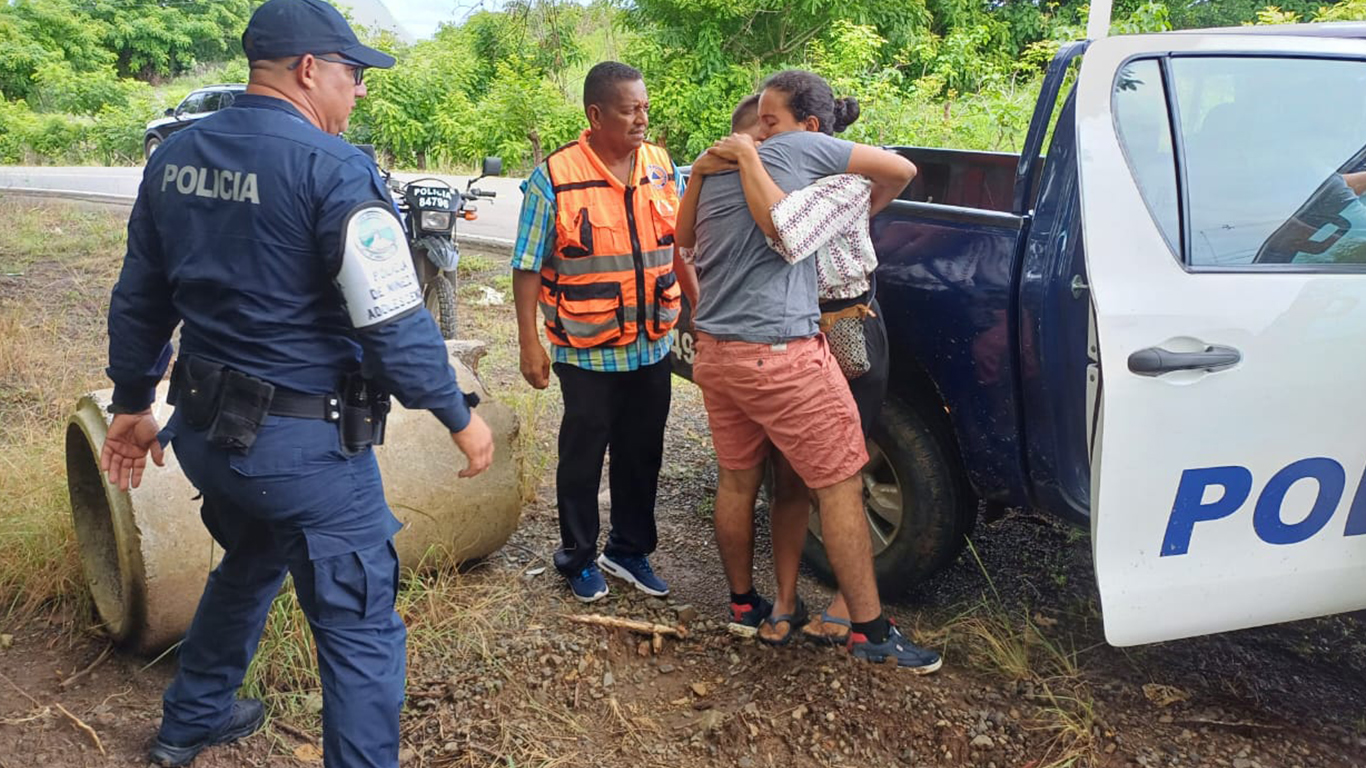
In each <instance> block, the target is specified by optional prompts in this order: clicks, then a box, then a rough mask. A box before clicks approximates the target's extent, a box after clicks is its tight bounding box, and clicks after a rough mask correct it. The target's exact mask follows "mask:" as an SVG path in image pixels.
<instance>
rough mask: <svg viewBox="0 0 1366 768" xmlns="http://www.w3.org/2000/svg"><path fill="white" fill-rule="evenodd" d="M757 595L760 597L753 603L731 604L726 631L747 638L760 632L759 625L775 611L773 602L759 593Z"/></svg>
mask: <svg viewBox="0 0 1366 768" xmlns="http://www.w3.org/2000/svg"><path fill="white" fill-rule="evenodd" d="M755 597H756V598H758V599H757V600H755V601H754V603H753V604H752V605H746V604H744V603H731V604H730V624H727V625H726V631H728V632H730V633H731V634H732V635H735V636H736V637H743V638H746V639H750V638H753V637H754V636H756V635H758V634H759V625H760V624H762V623H763V621H764V619H766V618H768V615H769V614H770V613H772V612H773V603H770V602H769V601H768V600H765V599H764V598H763V597H759V596H758V595H755Z"/></svg>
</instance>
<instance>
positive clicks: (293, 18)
mask: <svg viewBox="0 0 1366 768" xmlns="http://www.w3.org/2000/svg"><path fill="white" fill-rule="evenodd" d="M242 50H243V51H245V52H246V54H247V60H248V61H257V60H260V59H283V58H287V57H289V56H302V55H303V54H305V53H312V54H320V53H339V54H341V55H342V56H343V57H345V58H346V59H348V60H349V62H351V63H354V64H355V65H356V66H360V67H377V68H380V69H387V68H389V67H392V66H394V57H393V56H390V55H389V54H387V53H384V52H382V51H377V50H375V49H374V48H371V47H369V46H366V45H361V42H360V40H359V39H357V38H356V33H355V32H352V31H351V26H350V25H349V24H347V23H346V19H345V18H343V17H342V15H341V12H340V11H338V10H337V9H336V8H333V7H332V6H331V5H329V4H328V3H326V2H324V0H267V2H266V3H264V4H263V5H261V7H260V8H257V9H256V12H255V13H253V14H252V15H251V21H249V22H247V30H246V31H245V32H243V33H242Z"/></svg>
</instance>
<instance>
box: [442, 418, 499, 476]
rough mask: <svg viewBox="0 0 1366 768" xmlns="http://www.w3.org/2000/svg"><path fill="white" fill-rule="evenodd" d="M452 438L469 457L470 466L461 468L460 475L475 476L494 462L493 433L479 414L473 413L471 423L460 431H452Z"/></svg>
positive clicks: (457, 446) (466, 456) (456, 445)
mask: <svg viewBox="0 0 1366 768" xmlns="http://www.w3.org/2000/svg"><path fill="white" fill-rule="evenodd" d="M451 439H452V440H454V441H455V447H456V448H459V449H460V452H461V453H463V454H465V458H467V459H469V466H467V467H465V468H464V469H462V470H460V477H474V476H475V475H477V474H479V473H480V472H483V471H484V470H486V469H488V468H489V465H490V464H492V463H493V433H492V432H490V431H489V425H487V424H485V423H484V420H483V419H481V418H479V414H477V413H471V414H470V423H469V424H466V425H465V428H464V429H462V430H460V431H459V432H452V433H451Z"/></svg>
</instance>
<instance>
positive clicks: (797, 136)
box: [677, 76, 942, 674]
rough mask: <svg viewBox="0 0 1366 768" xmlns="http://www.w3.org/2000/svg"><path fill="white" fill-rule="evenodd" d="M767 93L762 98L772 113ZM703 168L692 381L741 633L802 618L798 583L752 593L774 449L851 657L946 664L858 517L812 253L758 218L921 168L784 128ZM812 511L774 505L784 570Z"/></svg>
mask: <svg viewBox="0 0 1366 768" xmlns="http://www.w3.org/2000/svg"><path fill="white" fill-rule="evenodd" d="M813 77H814V76H813ZM767 97H768V93H767V91H766V92H765V94H764V96H762V97H761V100H760V101H761V113H762V101H763V99H764V98H767ZM770 122H773V123H775V125H776V123H777V120H773V121H770ZM808 122H812V123H814V121H810V120H809V121H808ZM771 127H772V126H771ZM725 161H732V162H736V163H738V165H739V168H740V169H741V170H740V172H739V173H734V172H725V165H726V162H725ZM693 170H694V182H693V183H692V184H690V185H688V191H687V193H686V194H685V195H684V198H683V202H682V205H681V206H680V209H679V215H678V228H677V238H678V239H677V243H678V245H679V246H680V247H693V246H694V245H695V247H696V253H695V266H696V270H697V275H698V285H699V292H700V296H699V298H698V306H697V307H696V311H695V314H694V323H695V326H696V330H697V346H696V357H695V359H694V363H693V379H694V381H695V382H696V383H697V385H698V387H699V388H700V389H701V390H702V396H703V400H704V402H705V404H706V408H707V420H708V422H709V423H710V425H711V432H712V444H713V445H714V446H715V448H716V457H717V463H718V464H719V465H720V470H721V471H720V482H719V483H718V488H717V494H716V508H715V517H714V519H715V524H716V543H717V547H718V548H719V549H720V551H721V561H722V565H723V566H724V568H725V572H726V580H727V582H728V583H729V586H730V590H731V612H732V621H731V624H730V628H731V631H733V632H736V633H737V634H738V633H739V629H737V628H744V629H747V630H748V632H747V633H746V634H754V633H755V631H756V630H757V624H758V623H759V622H758V621H755V620H756V619H760V618H762V620H763V622H764V623H766V624H768V625H769V627H770V628H771V629H772V630H774V632H773V633H772V634H773V635H775V637H769V636H764V635H760V637H761V639H763V640H764V641H765V642H769V643H773V644H779V645H781V644H784V643H786V642H787V641H788V640H789V639H790V638H791V637H792V634H793V631H794V630H796V629H797V628H799V627H801V626H802V624H804V623H805V622H806V621H807V612H806V608H805V606H804V605H803V604H802V601H801V598H800V597H799V596H797V595H796V594H795V579H790V580H788V581H790V583H791V587H792V589H791V592H792V594H786V593H782V592H781V591H780V594H779V595H778V596H777V601H776V603H774V604H771V605H770V604H768V603H767V601H765V600H763V599H762V598H760V597H759V596H758V594H757V593H756V592H755V591H754V584H753V580H752V579H753V574H752V570H753V559H754V502H755V498H756V496H757V493H758V489H759V485H760V481H761V479H762V476H763V472H764V465H765V460H766V459H767V458H768V455H769V453H770V447H772V448H776V449H777V450H778V451H780V452H781V453H782V454H783V457H784V458H785V459H786V460H787V462H788V463H789V464H790V465H791V466H792V469H793V471H794V472H795V473H796V475H797V476H798V477H800V478H801V480H802V482H803V483H804V484H805V485H806V487H807V488H810V489H812V490H813V491H814V492H815V494H816V496H817V498H818V499H819V500H820V515H821V530H822V534H823V539H824V541H825V546H826V552H827V554H828V555H829V557H830V562H831V565H832V566H833V568H834V570H835V576H836V578H837V580H838V581H839V584H840V589H841V592H842V593H843V594H844V595H845V597H846V598H847V601H848V605H849V615H850V619H851V624H852V628H851V630H850V635H849V637H850V641H851V642H852V645H851V646H850V648H851V653H852V654H853V655H854V656H856V657H858V658H864V659H868V660H870V661H877V662H882V661H885V660H888V659H894V660H895V663H896V664H897V665H898V666H901V667H909V668H911V669H913V670H914V671H915V672H917V673H919V674H925V673H928V672H933V671H934V670H936V669H938V668H939V665H940V664H941V663H942V662H941V659H940V658H939V656H938V654H935V653H933V652H928V651H924V650H923V649H920V648H917V647H915V646H914V645H913V644H911V643H910V642H909V641H907V640H906V639H905V638H904V636H902V635H901V634H900V633H899V632H897V630H896V628H895V627H894V626H892V625H891V624H890V623H889V622H888V621H887V619H886V617H885V615H884V614H883V613H882V605H881V601H880V600H879V599H878V594H877V583H876V580H875V578H874V574H873V563H872V548H871V545H870V542H869V535H868V528H867V523H866V521H865V519H864V516H863V499H862V486H861V479H860V473H861V470H862V468H863V465H864V464H865V463H867V461H868V452H867V450H866V448H865V446H864V439H863V432H862V429H861V422H860V419H859V414H858V410H857V408H856V406H855V404H854V399H853V397H852V396H851V395H850V392H849V385H848V382H847V381H846V380H845V378H844V374H843V373H842V372H841V371H840V368H839V365H838V364H837V363H836V362H835V360H834V358H833V357H832V356H831V354H830V350H829V348H828V347H827V346H826V342H825V337H824V336H823V335H821V334H820V332H819V323H818V321H819V318H820V310H819V302H818V293H817V285H816V267H815V262H814V261H813V260H811V259H803V260H801V261H799V262H797V263H796V264H789V263H788V262H787V261H786V260H785V259H784V258H783V257H782V256H781V255H779V254H778V253H777V252H775V251H773V250H772V249H770V248H769V246H768V241H767V239H766V238H765V236H764V230H763V229H761V228H760V225H759V224H757V223H756V217H757V218H759V220H761V221H765V222H766V226H771V224H769V223H768V222H767V219H768V218H769V217H768V214H769V212H770V211H771V205H772V204H773V203H774V202H775V201H777V200H781V199H783V198H784V197H785V196H786V195H787V194H789V193H791V192H794V191H796V190H798V189H801V188H803V187H806V186H808V185H810V184H812V183H813V182H815V181H816V180H818V179H820V178H823V177H826V176H831V175H835V174H840V173H845V172H852V173H859V174H863V175H867V176H868V177H869V178H870V179H871V180H872V181H873V188H874V198H873V199H874V200H881V205H885V204H886V203H887V202H888V201H889V200H891V199H892V198H894V197H895V196H896V194H897V193H899V192H900V191H901V190H902V189H903V188H904V187H905V186H906V183H907V182H909V181H910V179H911V177H912V176H913V175H914V173H915V167H914V166H913V165H912V164H911V163H910V162H909V161H906V160H905V159H904V158H900V157H898V156H896V155H894V154H892V153H889V152H885V151H884V150H879V149H876V148H873V147H865V146H862V145H855V144H853V143H851V142H848V141H842V140H839V139H836V138H834V137H832V136H830V135H828V134H825V133H821V132H818V131H816V130H810V129H806V130H792V129H788V128H784V129H782V130H777V131H772V132H771V133H770V134H769V136H768V138H767V139H765V140H764V142H763V144H762V146H759V147H757V148H756V146H755V144H754V140H753V138H752V137H749V136H745V135H742V134H736V135H733V136H731V137H729V138H727V139H723V140H722V141H720V142H718V143H717V145H716V146H714V147H713V148H712V149H711V150H709V151H708V153H707V154H706V155H704V156H703V157H701V158H699V159H698V162H697V163H696V164H695V165H694V166H693ZM765 174H766V176H765ZM747 192H748V193H749V195H748V196H747ZM881 205H876V206H875V207H878V208H880V207H881ZM809 509H810V504H809V501H808V500H807V497H806V496H805V494H801V495H799V496H797V495H793V496H792V498H790V499H787V500H785V501H782V503H775V504H774V505H773V507H772V508H771V510H770V518H771V527H772V532H773V544H774V546H773V552H774V569H775V571H776V572H777V573H778V574H779V575H780V576H782V575H785V574H795V573H796V571H797V560H798V559H799V558H800V554H801V541H802V539H804V538H805V536H806V528H807V525H806V517H807V515H808V514H809ZM779 582H780V585H781V584H782V583H784V579H783V578H780V579H779Z"/></svg>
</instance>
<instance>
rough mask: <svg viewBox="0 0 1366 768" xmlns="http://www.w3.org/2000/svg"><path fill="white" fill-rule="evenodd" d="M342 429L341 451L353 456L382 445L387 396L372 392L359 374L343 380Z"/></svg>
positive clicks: (371, 388) (382, 393)
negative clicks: (371, 447) (370, 447)
mask: <svg viewBox="0 0 1366 768" xmlns="http://www.w3.org/2000/svg"><path fill="white" fill-rule="evenodd" d="M341 401H342V406H341V418H340V419H339V421H340V423H339V424H338V427H339V428H340V429H341V443H342V451H343V452H345V453H346V454H347V455H354V454H357V453H360V452H361V451H363V450H365V449H366V448H367V447H369V446H371V445H380V444H382V443H383V442H384V425H385V422H386V421H387V420H388V418H389V395H388V393H385V392H381V391H379V390H377V389H374V388H373V387H372V386H370V384H369V383H368V382H367V381H366V380H365V379H364V378H362V377H361V376H360V375H359V374H352V375H350V376H348V377H346V380H345V381H344V382H343V383H342V393H341Z"/></svg>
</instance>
